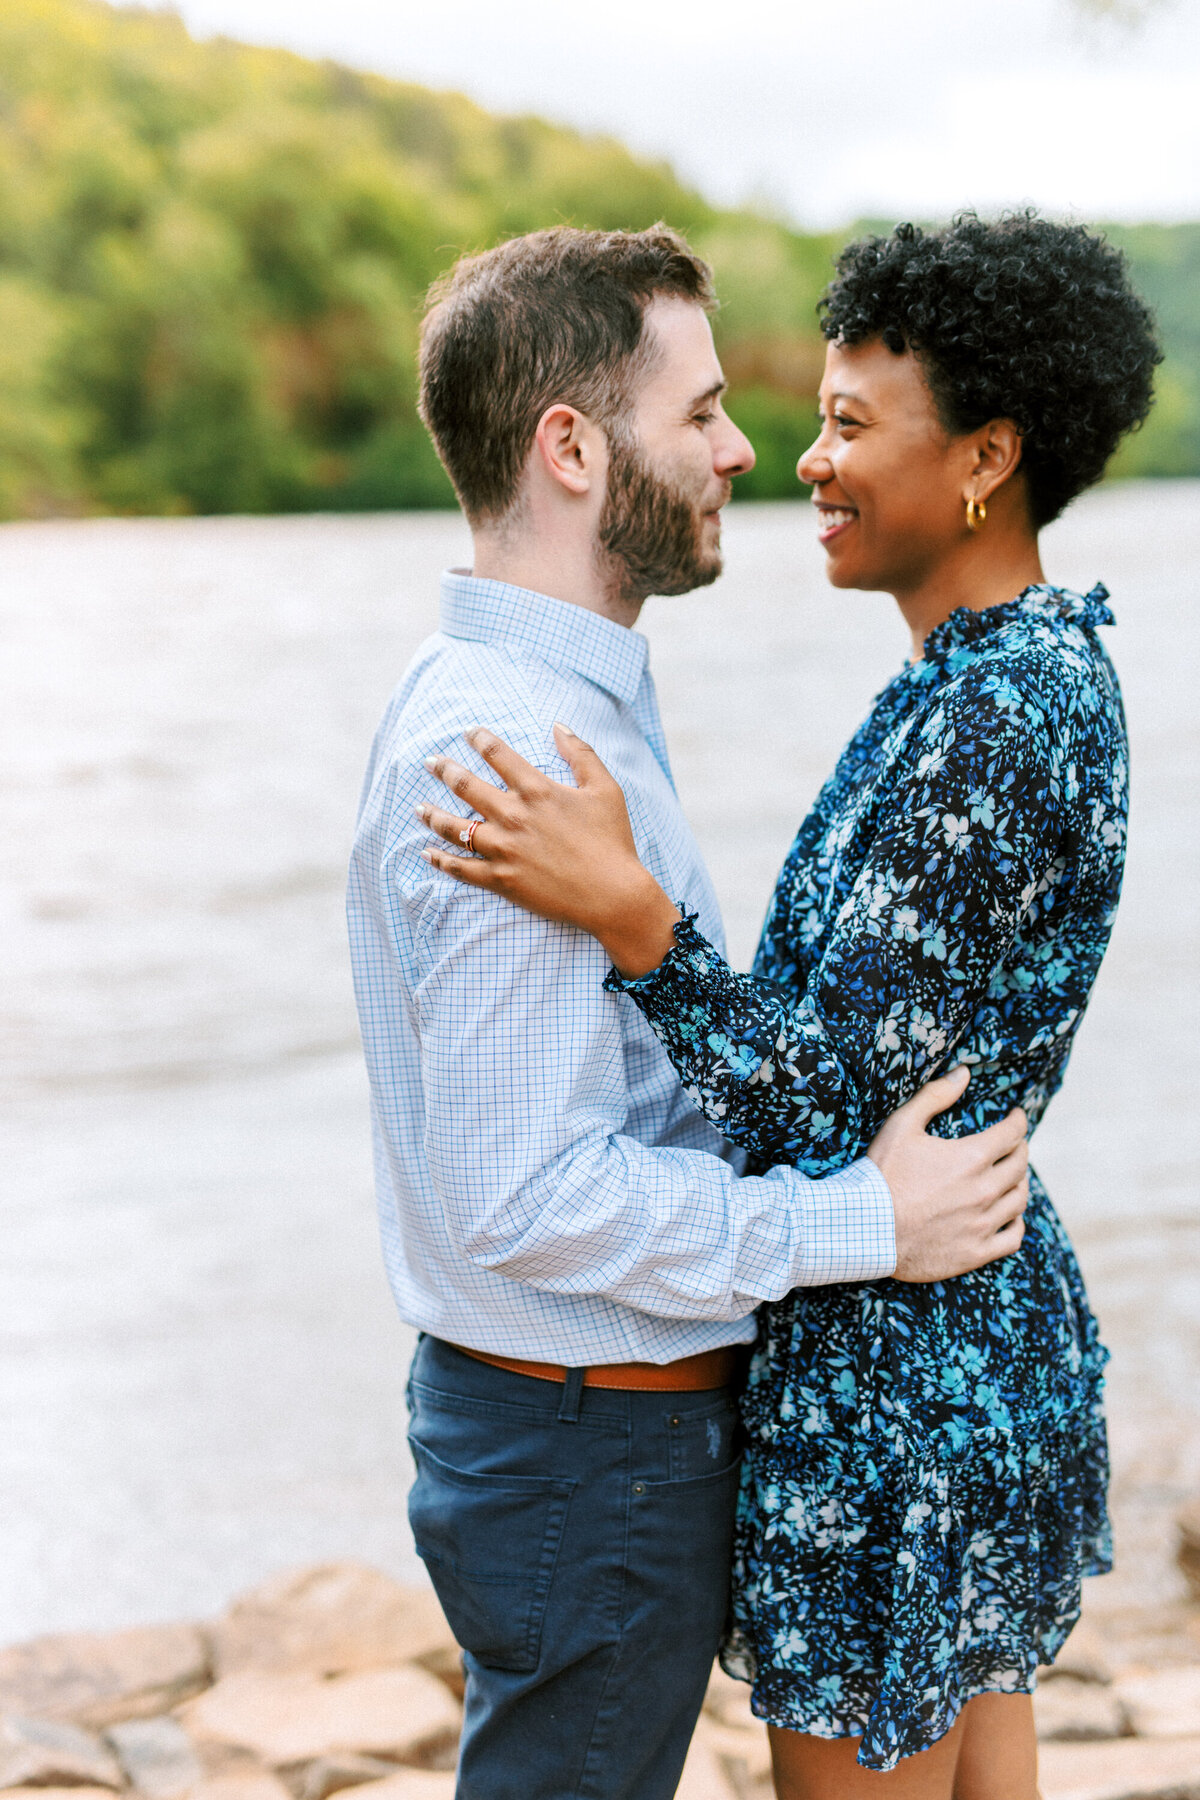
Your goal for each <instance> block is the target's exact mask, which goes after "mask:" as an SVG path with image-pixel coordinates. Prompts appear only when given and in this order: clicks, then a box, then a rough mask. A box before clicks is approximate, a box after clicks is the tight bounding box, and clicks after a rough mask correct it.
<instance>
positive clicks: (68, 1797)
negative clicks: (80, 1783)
mask: <svg viewBox="0 0 1200 1800" xmlns="http://www.w3.org/2000/svg"><path fill="white" fill-rule="evenodd" d="M4 1800H112V1789H111V1788H106V1787H10V1788H5V1789H4Z"/></svg>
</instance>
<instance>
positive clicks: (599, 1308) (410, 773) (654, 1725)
mask: <svg viewBox="0 0 1200 1800" xmlns="http://www.w3.org/2000/svg"><path fill="white" fill-rule="evenodd" d="M711 306H712V293H711V288H710V282H709V274H708V270H707V269H706V268H705V266H704V265H703V264H702V263H701V262H700V261H699V260H698V259H697V258H696V257H695V256H694V255H693V254H692V253H691V251H690V250H689V249H688V247H687V246H686V244H685V243H684V242H683V241H682V240H681V239H680V238H678V237H676V236H675V235H674V234H673V233H671V232H669V231H667V230H666V229H665V228H663V227H657V228H655V229H653V230H651V231H648V232H643V233H637V234H626V233H612V234H607V235H604V234H598V233H584V232H579V231H574V230H569V229H565V228H563V229H558V230H554V231H549V232H541V233H537V234H534V235H533V236H531V237H527V238H523V239H517V240H515V241H513V242H511V243H508V244H505V245H502V246H501V247H500V248H499V249H497V250H494V251H490V252H488V253H486V254H484V255H482V256H478V257H474V258H469V259H466V260H464V261H463V262H461V263H460V264H459V265H458V266H457V268H456V269H455V270H454V271H453V272H452V274H451V276H450V277H449V279H448V280H447V281H446V282H445V283H444V284H443V285H442V287H441V288H440V289H439V290H438V291H437V293H436V294H435V298H434V303H433V306H432V309H431V311H430V313H429V315H428V317H427V319H426V324H425V331H424V336H423V345H422V371H421V373H422V414H423V417H424V419H425V421H426V423H427V425H428V426H429V429H430V431H431V433H432V435H433V438H434V441H435V443H436V445H437V448H438V450H439V453H440V454H441V456H442V459H443V461H444V463H445V465H446V467H447V469H448V470H449V472H450V475H451V477H452V479H453V480H454V483H455V486H456V489H457V491H458V494H459V497H460V499H461V501H462V504H463V508H464V511H465V512H466V515H467V518H468V521H469V523H470V525H471V527H472V532H473V537H474V564H473V572H472V573H471V574H469V575H467V574H463V573H457V572H455V573H451V574H449V575H447V576H446V577H445V578H444V580H443V590H442V630H441V632H440V633H439V634H438V635H437V636H436V637H434V638H432V639H431V640H430V641H429V642H428V643H427V644H426V645H425V646H424V647H423V648H422V649H421V650H420V651H419V652H418V654H417V656H416V658H415V660H414V662H413V664H412V665H411V667H410V668H409V670H408V672H407V674H406V676H405V678H404V680H403V681H402V683H401V685H400V687H399V688H398V690H397V692H396V694H395V696H394V698H393V700H392V702H391V705H390V707H389V709H388V711H387V714H386V715H385V718H384V720H383V723H382V725H381V727H380V731H379V734H378V736H377V739H376V743H375V748H374V752H373V755H372V759H371V765H370V768H369V770H368V774H367V780H366V786H365V790H364V797H363V802H362V809H361V814H360V820H359V828H358V834H357V838H356V842H355V848H354V857H353V864H352V870H351V881H350V898H349V909H350V929H351V942H352V954H353V960H354V967H355V979H356V986H357V992H358V1001H359V1011H360V1017H361V1021H362V1031H363V1039H364V1044H365V1048H366V1055H367V1062H368V1067H369V1071H370V1077H371V1091H372V1103H373V1112H374V1121H375V1131H376V1152H377V1174H378V1192H379V1203H380V1216H381V1222H382V1231H383V1240H384V1251H385V1256H386V1259H387V1263H388V1269H389V1274H390V1277H391V1280H392V1284H393V1287H394V1290H395V1293H396V1297H397V1301H398V1304H399V1307H400V1310H401V1312H402V1314H403V1316H404V1317H405V1318H406V1319H408V1320H409V1321H410V1322H411V1323H412V1324H414V1325H416V1326H418V1327H419V1328H420V1329H421V1331H422V1332H423V1333H424V1334H425V1335H424V1336H423V1337H422V1340H421V1342H420V1344H419V1346H418V1350H417V1355H416V1358H415V1361H414V1365H413V1373H412V1382H411V1387H410V1406H411V1421H412V1437H411V1441H412V1446H413V1453H414V1457H415V1459H416V1464H417V1480H416V1485H415V1487H414V1489H413V1492H412V1496H411V1499H410V1508H409V1511H410V1519H411V1522H412V1527H413V1533H414V1537H415V1539H416V1543H417V1548H418V1550H419V1551H420V1553H421V1555H422V1556H423V1557H424V1559H425V1561H426V1564H427V1566H428V1568H429V1572H430V1575H431V1577H432V1579H433V1582H434V1585H435V1587H436V1588H437V1591H438V1594H439V1596H440V1598H441V1601H442V1604H443V1606H444V1607H445V1610H446V1614H447V1617H448V1619H449V1620H450V1623H451V1625H452V1627H453V1629H454V1632H455V1635H456V1637H457V1638H458V1641H459V1643H460V1644H461V1645H462V1647H463V1650H464V1653H465V1664H466V1669H467V1695H466V1717H465V1726H464V1732H463V1741H462V1750H461V1755H460V1762H459V1777H458V1794H459V1796H460V1800H517V1797H518V1796H519V1797H520V1800H563V1797H564V1796H567V1795H573V1796H584V1795H586V1796H593V1797H594V1800H667V1797H668V1796H670V1795H672V1794H673V1793H674V1791H675V1786H676V1783H677V1781H678V1777H679V1772H680V1769H681V1767H682V1764H683V1759H684V1755H685V1753H686V1749H687V1744H688V1740H689V1737H690V1735H691V1731H692V1728H693V1726H694V1723H695V1719H696V1715H697V1712H698V1710H699V1707H700V1703H701V1700H702V1698H703V1694H704V1688H705V1683H706V1681H707V1678H708V1674H709V1670H710V1667H711V1663H712V1658H713V1654H714V1651H715V1649H716V1645H717V1641H718V1638H719V1634H720V1629H721V1624H722V1619H723V1614H724V1609H725V1600H726V1592H727V1585H728V1576H729V1566H728V1562H729V1544H730V1533H731V1525H732V1515H733V1505H734V1497H735V1490H736V1482H737V1453H736V1446H735V1422H736V1413H735V1408H734V1404H733V1399H732V1394H731V1384H732V1382H733V1379H734V1377H735V1374H736V1370H737V1365H738V1359H739V1352H740V1351H741V1350H742V1347H743V1346H745V1345H746V1344H748V1343H749V1342H750V1341H751V1340H752V1338H753V1336H754V1319H753V1311H754V1307H755V1306H756V1304H757V1303H758V1302H759V1301H761V1300H764V1299H770V1298H775V1297H778V1296H779V1295H782V1294H783V1293H786V1292H787V1291H789V1290H790V1289H791V1288H793V1287H795V1286H798V1285H803V1284H810V1283H821V1282H832V1281H843V1280H865V1279H872V1278H874V1277H878V1276H881V1275H887V1274H892V1273H893V1272H895V1273H897V1274H899V1275H901V1276H903V1277H906V1278H909V1279H932V1278H936V1277H941V1276H949V1275H952V1274H957V1273H960V1272H962V1271H963V1270H964V1269H966V1268H969V1267H976V1266H978V1265H979V1264H981V1263H983V1262H985V1261H988V1260H990V1258H991V1257H993V1256H994V1255H996V1254H998V1253H1003V1252H1004V1251H1007V1250H1011V1249H1012V1248H1015V1246H1016V1244H1017V1243H1018V1242H1019V1241H1020V1232H1021V1224H1020V1218H1019V1215H1020V1213H1021V1212H1022V1210H1023V1206H1024V1196H1025V1186H1024V1173H1025V1152H1024V1145H1023V1135H1022V1134H1023V1129H1024V1122H1023V1120H1022V1119H1021V1117H1020V1115H1015V1116H1014V1119H1013V1120H1011V1121H1008V1122H1006V1123H1005V1124H1004V1125H1002V1126H996V1127H993V1129H992V1131H991V1132H989V1133H985V1134H983V1135H982V1136H981V1137H980V1138H977V1139H972V1140H960V1141H958V1142H955V1143H949V1142H945V1141H942V1140H935V1139H932V1138H927V1137H926V1136H925V1135H924V1126H925V1124H926V1123H928V1121H929V1119H930V1118H931V1117H932V1116H933V1114H934V1113H935V1112H937V1111H938V1110H940V1109H941V1108H942V1107H944V1106H947V1105H949V1104H950V1102H951V1100H953V1099H954V1098H956V1097H957V1096H958V1094H959V1093H960V1092H961V1090H962V1083H961V1079H960V1078H954V1077H950V1078H947V1079H946V1080H943V1081H941V1082H937V1083H934V1084H932V1085H931V1087H930V1088H928V1089H926V1090H925V1091H924V1094H923V1095H921V1096H918V1097H917V1099H916V1100H914V1101H912V1102H910V1103H909V1105H908V1106H907V1107H905V1108H903V1109H902V1110H901V1111H900V1112H899V1113H898V1114H896V1115H895V1116H894V1118H893V1119H892V1120H890V1121H889V1122H888V1124H887V1125H886V1126H885V1127H884V1129H883V1130H882V1131H881V1133H880V1134H879V1136H878V1137H877V1138H876V1140H875V1142H874V1143H873V1144H872V1146H871V1151H870V1155H869V1156H868V1157H864V1158H862V1159H861V1160H860V1161H859V1162H857V1163H855V1164H854V1166H853V1167H852V1168H850V1169H848V1170H846V1171H845V1172H844V1174H842V1175H840V1176H838V1177H834V1178H831V1179H829V1180H826V1181H824V1182H813V1181H809V1180H807V1179H805V1178H804V1177H802V1176H800V1175H799V1174H798V1173H797V1172H796V1171H794V1170H791V1169H784V1168H780V1169H774V1170H771V1171H770V1172H769V1173H768V1174H766V1175H764V1176H761V1177H740V1176H739V1174H738V1173H737V1169H736V1167H735V1165H734V1163H733V1161H732V1160H731V1159H728V1158H727V1157H726V1156H725V1153H724V1149H723V1146H722V1144H721V1141H720V1139H719V1138H718V1137H717V1135H716V1134H715V1133H714V1132H713V1131H712V1130H711V1128H710V1127H709V1126H708V1125H707V1124H706V1123H705V1122H704V1121H703V1120H702V1119H701V1117H700V1115H699V1114H698V1113H696V1112H694V1111H693V1109H692V1108H691V1107H690V1106H689V1104H688V1103H687V1101H686V1099H685V1098H684V1096H683V1094H682V1092H681V1091H680V1088H679V1084H678V1082H677V1080H676V1078H675V1075H674V1073H673V1071H672V1069H671V1067H670V1065H669V1063H668V1062H667V1060H666V1057H665V1055H664V1054H663V1052H662V1050H661V1049H660V1047H659V1045H658V1044H657V1042H656V1040H655V1039H654V1037H653V1035H652V1034H651V1033H650V1031H649V1029H648V1028H647V1027H646V1026H645V1025H644V1024H643V1022H642V1020H641V1018H640V1016H639V1015H638V1014H637V1012H636V1009H635V1008H633V1007H632V1006H631V1005H629V1004H628V1003H627V1002H626V1001H625V1000H624V998H619V997H614V996H612V995H609V994H606V993H605V992H604V990H603V987H602V982H603V978H604V975H605V972H606V968H605V961H604V958H603V955H602V953H601V952H600V951H599V949H598V948H597V946H596V945H595V944H594V943H593V942H592V941H591V940H590V939H589V938H586V937H585V936H583V935H582V934H580V933H578V932H576V931H574V930H572V929H570V928H568V927H565V926H560V925H553V924H547V923H544V922H542V921H540V920H537V919H535V918H532V917H530V916H527V915H525V914H524V913H521V912H518V911H517V910H516V909H515V908H514V907H511V906H509V905H508V904H507V903H506V902H505V901H504V900H503V899H501V898H498V897H497V896H495V895H492V894H487V893H482V892H480V891H479V890H477V889H474V888H471V887H464V886H460V885H458V884H456V883H454V882H453V881H451V880H449V879H448V878H446V877H445V876H444V875H442V874H440V873H439V872H438V871H437V870H436V869H434V868H433V867H432V866H431V864H430V862H429V861H428V860H427V858H426V856H425V855H423V852H424V851H425V849H426V846H427V845H428V844H429V842H430V839H429V838H428V835H427V834H426V832H425V830H424V829H423V823H422V818H423V815H424V814H425V813H426V812H427V810H428V808H429V806H430V805H431V804H436V802H437V800H438V797H439V794H440V790H439V788H438V786H437V783H436V781H435V779H434V775H433V773H432V772H429V771H432V770H436V771H439V772H443V773H449V772H450V771H449V769H448V763H447V757H448V753H450V754H452V755H453V757H454V758H456V759H457V760H458V761H459V762H460V763H462V764H463V765H471V766H474V767H477V768H478V767H481V766H482V765H481V764H480V762H479V760H478V758H475V757H474V754H473V752H472V750H471V748H470V744H469V738H468V733H469V732H470V730H471V729H472V728H473V727H474V726H476V725H478V724H480V723H486V724H487V725H488V726H490V727H493V728H495V729H497V730H498V731H500V732H501V733H502V735H503V736H504V737H505V738H506V739H507V740H508V742H509V743H510V744H511V745H513V747H514V748H516V749H517V750H519V751H520V752H521V754H523V755H524V756H525V757H526V758H527V759H528V760H529V761H530V762H532V763H534V764H535V765H536V766H537V767H539V768H540V769H542V770H544V771H546V772H548V773H553V774H555V775H556V776H558V777H559V778H560V779H561V778H562V776H563V774H564V766H563V764H562V763H561V762H560V761H559V759H558V757H557V755H556V753H555V751H554V748H553V741H552V736H551V733H552V728H553V725H554V723H555V722H556V721H560V720H562V721H567V722H569V724H570V725H571V727H572V728H573V729H574V730H576V731H578V732H579V734H580V735H581V736H583V737H584V738H586V739H587V741H588V742H589V743H591V744H593V745H595V747H596V748H597V750H598V751H599V752H600V754H601V755H602V756H603V758H604V760H605V762H606V763H607V764H608V766H609V768H610V769H611V770H612V771H613V772H614V774H615V775H616V776H617V778H618V780H619V781H620V782H621V785H622V787H623V789H624V791H625V795H626V799H627V801H628V805H629V811H630V817H631V820H632V825H633V830H634V833H635V836H636V839H637V843H638V847H639V851H640V853H641V854H642V856H643V858H644V859H645V861H646V862H647V864H648V866H649V867H650V868H651V870H652V872H653V873H654V874H655V876H656V878H657V879H658V880H660V881H661V882H662V883H663V885H664V887H665V888H666V890H667V891H668V892H669V893H671V894H673V895H678V896H679V897H680V898H681V899H685V900H686V901H687V902H688V904H689V906H691V907H692V908H694V909H695V910H696V911H697V912H698V914H699V922H700V925H701V928H702V929H703V930H704V931H705V933H706V934H707V935H708V936H710V937H712V938H715V939H716V940H717V941H718V942H719V941H720V921H719V918H718V913H717V906H716V901H715V898H714V895H713V892H712V888H711V886H710V883H709V880H708V877H707V874H706V872H705V870H704V867H703V864H702V862H701V860H700V856H699V853H698V851H697V849H696V846H695V844H694V842H693V839H692V837H691V834H690V832H689V830H688V827H687V825H686V823H685V821H684V819H683V816H682V814H681V812H680V809H679V805H678V802H677V800H676V798H675V793H674V789H673V787H672V784H671V777H670V770H669V766H668V762H667V752H666V746H665V744H664V741H663V736H662V729H661V725H660V722H659V718H658V712H657V708H656V704H655V698H654V689H653V685H652V683H651V680H650V675H649V671H648V668H647V666H646V644H645V640H644V639H643V638H641V637H640V636H638V635H637V634H636V633H635V632H633V631H632V630H631V629H630V627H631V626H632V625H633V624H634V623H635V621H636V619H637V616H638V612H639V609H640V607H641V605H642V602H643V601H644V600H645V598H646V597H647V595H649V594H651V593H658V594H665V593H682V592H684V591H686V590H688V589H691V588H694V587H699V586H703V585H705V584H706V583H708V582H711V581H712V580H714V579H715V577H716V576H717V574H718V573H719V571H720V567H721V558H720V510H721V507H722V506H723V504H724V502H725V501H726V500H727V499H728V497H729V491H730V484H731V482H732V479H733V478H734V476H736V475H737V474H739V473H741V472H742V471H744V470H746V469H748V468H750V467H751V466H752V463H753V451H752V450H751V448H750V445H749V444H748V443H747V441H746V439H745V438H744V437H743V436H742V434H741V432H739V431H738V430H737V428H736V426H735V425H733V423H732V422H731V421H730V420H729V418H728V417H727V416H726V414H725V412H724V410H723V408H722V405H721V394H722V391H723V387H724V381H723V378H722V375H721V371H720V366H719V364H718V362H717V358H716V353H715V350H714V347H713V342H712V336H711V332H710V329H709V324H708V312H709V310H710V308H711ZM468 835H469V827H467V828H465V829H464V838H467V837H468ZM467 848H468V849H469V848H470V845H469V842H468V843H467ZM1002 1228H1003V1229H1002ZM998 1233H999V1235H997V1234H998Z"/></svg>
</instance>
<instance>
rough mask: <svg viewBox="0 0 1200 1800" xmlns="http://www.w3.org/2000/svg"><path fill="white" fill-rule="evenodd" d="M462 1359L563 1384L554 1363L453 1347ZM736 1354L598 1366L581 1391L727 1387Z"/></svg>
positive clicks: (672, 1391)
mask: <svg viewBox="0 0 1200 1800" xmlns="http://www.w3.org/2000/svg"><path fill="white" fill-rule="evenodd" d="M452 1347H453V1348H454V1349H455V1350H461V1352H462V1354H463V1355H464V1356H473V1357H474V1358H475V1361H476V1362H484V1363H491V1365H492V1367H493V1368H495V1369H509V1370H511V1372H512V1373H513V1374H514V1375H532V1376H534V1378H535V1379H536V1380H538V1381H558V1382H563V1381H565V1380H566V1378H567V1370H566V1369H565V1368H561V1367H560V1366H559V1365H558V1364H557V1363H540V1362H524V1361H523V1360H522V1359H521V1358H520V1357H519V1356H491V1355H489V1353H488V1352H487V1351H486V1350H468V1349H467V1346H466V1345H465V1344H455V1345H453V1346H452ZM738 1360H739V1351H738V1349H737V1347H736V1346H735V1345H730V1347H729V1348H728V1349H724V1350H701V1351H700V1352H699V1353H698V1354H697V1355H696V1356H681V1357H680V1358H679V1361H678V1362H670V1363H643V1362H629V1363H598V1364H596V1366H595V1367H594V1368H589V1369H585V1370H584V1375H583V1385H584V1387H594V1388H623V1389H626V1390H630V1391H632V1390H634V1389H637V1388H656V1389H660V1390H661V1391H662V1392H663V1393H668V1394H684V1393H690V1392H692V1391H693V1390H695V1391H700V1390H702V1389H704V1388H719V1387H728V1386H729V1383H730V1382H731V1381H732V1380H733V1378H734V1376H735V1374H736V1373H737V1367H738Z"/></svg>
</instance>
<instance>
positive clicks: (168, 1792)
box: [105, 1719, 204, 1800]
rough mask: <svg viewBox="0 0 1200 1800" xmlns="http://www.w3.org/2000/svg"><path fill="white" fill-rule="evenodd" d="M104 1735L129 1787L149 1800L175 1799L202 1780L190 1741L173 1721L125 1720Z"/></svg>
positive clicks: (200, 1770)
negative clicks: (114, 1753) (115, 1755)
mask: <svg viewBox="0 0 1200 1800" xmlns="http://www.w3.org/2000/svg"><path fill="white" fill-rule="evenodd" d="M105 1736H106V1737H107V1738H108V1741H109V1743H110V1744H111V1745H112V1747H113V1749H114V1750H115V1751H116V1753H117V1760H118V1762H119V1763H120V1765H121V1767H122V1769H124V1771H125V1774H126V1777H127V1778H128V1780H129V1782H130V1783H131V1785H132V1786H133V1787H135V1788H136V1789H137V1790H138V1792H139V1794H146V1795H148V1796H149V1800H175V1797H176V1796H177V1795H182V1794H186V1793H188V1791H189V1790H190V1789H191V1788H193V1787H195V1785H196V1783H197V1782H198V1781H200V1780H201V1779H202V1778H203V1775H204V1770H203V1768H202V1767H201V1765H200V1759H199V1757H198V1756H197V1755H196V1752H195V1750H194V1749H193V1748H192V1740H191V1739H190V1738H189V1737H188V1734H187V1732H186V1731H185V1730H184V1729H183V1726H182V1725H180V1724H179V1723H178V1722H177V1721H176V1720H175V1719H128V1720H126V1722H125V1723H124V1724H123V1725H112V1726H110V1727H109V1729H108V1731H107V1732H106V1733H105Z"/></svg>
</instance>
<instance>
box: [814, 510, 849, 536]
mask: <svg viewBox="0 0 1200 1800" xmlns="http://www.w3.org/2000/svg"><path fill="white" fill-rule="evenodd" d="M853 517H854V514H853V513H852V512H842V511H841V509H840V508H831V509H830V510H828V511H825V512H822V513H821V515H820V519H821V525H820V529H821V530H822V531H833V530H834V529H835V528H836V527H837V526H838V525H848V524H849V523H850V521H851V519H852V518H853Z"/></svg>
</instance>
